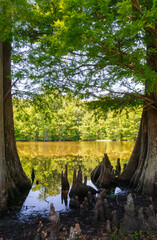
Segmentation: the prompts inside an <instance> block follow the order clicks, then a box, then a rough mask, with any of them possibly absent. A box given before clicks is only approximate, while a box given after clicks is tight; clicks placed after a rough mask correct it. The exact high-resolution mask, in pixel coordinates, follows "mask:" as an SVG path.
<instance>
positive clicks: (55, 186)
mask: <svg viewBox="0 0 157 240" xmlns="http://www.w3.org/2000/svg"><path fill="white" fill-rule="evenodd" d="M133 147H134V142H132V141H127V142H120V141H119V142H112V141H90V142H17V148H18V153H19V156H20V160H21V163H22V166H23V168H24V171H25V172H26V174H27V176H28V177H29V178H31V172H32V168H34V170H35V180H34V184H33V186H32V189H31V190H30V192H29V194H28V196H27V197H26V198H25V199H24V200H22V202H21V206H20V207H19V211H18V218H19V219H21V220H22V219H25V220H26V218H27V217H28V218H29V217H30V215H31V216H33V215H37V214H38V213H40V214H41V215H42V216H48V211H49V208H50V203H51V202H53V204H54V206H55V209H56V210H57V211H68V210H69V208H68V201H69V198H68V196H67V199H66V197H65V196H61V173H62V170H64V168H65V164H67V165H68V179H69V183H70V184H71V183H72V175H73V171H74V168H76V169H78V167H79V165H81V168H82V172H83V175H87V178H88V184H89V185H92V183H91V182H90V173H91V171H92V170H93V169H94V168H95V167H96V166H97V165H98V164H99V162H100V161H101V160H102V158H103V154H104V153H107V154H108V156H109V159H110V161H111V163H112V165H113V166H115V165H116V160H117V158H118V157H119V158H120V160H121V164H122V166H123V164H124V163H127V161H128V159H129V157H130V154H131V152H132V149H133Z"/></svg>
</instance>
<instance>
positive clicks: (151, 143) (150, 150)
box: [120, 108, 157, 195]
mask: <svg viewBox="0 0 157 240" xmlns="http://www.w3.org/2000/svg"><path fill="white" fill-rule="evenodd" d="M156 177H157V111H156V110H155V109H153V108H152V109H150V110H147V111H145V110H143V114H142V119H141V125H140V130H139V134H138V138H137V140H136V143H135V147H134V150H133V152H132V155H131V157H130V160H129V163H128V165H127V167H126V169H125V170H124V172H123V173H122V174H121V176H120V179H122V180H124V181H126V182H130V183H131V184H132V185H133V187H134V188H135V190H136V191H137V192H140V193H146V194H151V195H154V194H155V192H154V190H155V185H154V184H155V182H156V180H157V179H156Z"/></svg>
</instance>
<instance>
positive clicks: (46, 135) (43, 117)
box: [13, 95, 141, 141]
mask: <svg viewBox="0 0 157 240" xmlns="http://www.w3.org/2000/svg"><path fill="white" fill-rule="evenodd" d="M13 100H14V118H15V119H14V122H15V136H16V140H25V141H44V140H46V141H76V140H77V141H78V140H83V141H92V140H99V139H106V140H134V139H136V137H137V132H138V129H139V124H140V117H141V110H139V111H138V112H135V111H132V112H130V109H127V108H126V110H123V111H122V112H121V114H119V115H117V116H115V114H114V112H113V111H109V112H108V113H107V112H106V114H104V109H102V110H101V109H98V111H99V116H97V114H96V115H95V111H94V110H89V109H87V107H86V104H85V103H84V102H82V101H81V100H79V99H75V98H71V97H69V96H60V97H57V98H55V97H54V96H53V95H48V96H46V97H45V96H44V95H38V96H36V98H35V97H34V99H33V102H32V100H21V99H15V98H14V99H13ZM41 103H42V106H41Z"/></svg>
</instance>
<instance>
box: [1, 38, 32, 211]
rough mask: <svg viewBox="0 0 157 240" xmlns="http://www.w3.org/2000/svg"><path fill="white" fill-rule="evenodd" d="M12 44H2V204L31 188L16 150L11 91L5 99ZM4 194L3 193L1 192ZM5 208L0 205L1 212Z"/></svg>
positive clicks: (8, 86)
mask: <svg viewBox="0 0 157 240" xmlns="http://www.w3.org/2000/svg"><path fill="white" fill-rule="evenodd" d="M10 75H11V44H10V43H7V42H5V43H2V42H0V190H1V189H3V196H2V194H0V203H1V202H5V203H4V205H5V206H6V202H7V200H8V199H10V198H12V197H14V196H15V195H16V193H17V192H21V191H23V190H26V189H28V188H30V186H31V182H30V180H29V179H28V178H27V176H26V175H25V173H24V171H23V169H22V166H21V163H20V160H19V157H18V153H17V148H16V142H15V136H14V123H13V108H12V96H11V91H9V94H8V95H7V98H6V99H5V101H4V100H3V97H4V96H5V93H6V92H8V90H10V89H11V79H10ZM0 193H2V191H0ZM3 209H4V207H2V205H1V204H0V211H1V210H3Z"/></svg>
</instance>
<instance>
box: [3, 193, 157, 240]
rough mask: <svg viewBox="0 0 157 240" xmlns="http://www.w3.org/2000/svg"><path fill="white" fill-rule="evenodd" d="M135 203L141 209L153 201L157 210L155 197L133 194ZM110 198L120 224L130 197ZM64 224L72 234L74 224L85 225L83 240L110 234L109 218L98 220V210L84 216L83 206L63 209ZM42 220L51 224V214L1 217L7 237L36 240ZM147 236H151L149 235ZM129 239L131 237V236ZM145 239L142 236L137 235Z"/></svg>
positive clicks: (12, 239) (62, 218)
mask: <svg viewBox="0 0 157 240" xmlns="http://www.w3.org/2000/svg"><path fill="white" fill-rule="evenodd" d="M132 196H133V200H134V204H135V206H136V209H139V208H140V207H141V206H142V207H144V206H145V207H148V206H149V205H150V204H152V200H153V205H154V209H155V212H157V199H155V198H154V199H151V198H150V197H148V196H144V195H142V196H141V195H136V194H135V193H132ZM106 199H107V201H108V205H109V209H110V212H112V211H114V210H116V211H117V218H118V223H120V222H121V219H122V218H123V216H124V206H125V205H126V203H127V196H126V195H108V196H106ZM59 217H60V226H59V231H60V232H61V233H62V231H63V229H64V230H65V229H66V231H67V233H68V234H69V231H70V228H71V226H74V225H75V223H79V225H80V228H81V236H80V237H79V239H91V240H92V239H103V238H104V239H105V237H106V235H107V234H106V225H105V220H104V221H102V220H95V219H94V209H91V210H89V211H88V212H85V213H83V215H82V214H81V213H80V209H79V208H78V209H74V210H70V209H69V211H66V212H60V213H59ZM39 221H42V223H43V225H44V227H45V228H47V226H48V225H49V220H48V216H47V218H45V217H42V216H41V215H40V213H38V214H37V215H36V216H31V215H30V216H29V218H27V219H26V220H24V219H23V220H20V221H19V219H18V216H16V214H15V217H14V218H13V217H12V219H10V218H9V216H8V217H2V218H1V219H0V237H1V238H2V239H3V240H21V239H24V240H34V238H35V235H36V232H37V229H38V224H39ZM142 236H143V239H153V240H155V239H157V235H154V233H152V232H149V233H146V234H145V235H142ZM146 237H147V238H146ZM60 239H67V238H65V236H64V237H61V235H60ZM128 239H129V238H128ZM137 239H142V238H137Z"/></svg>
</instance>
